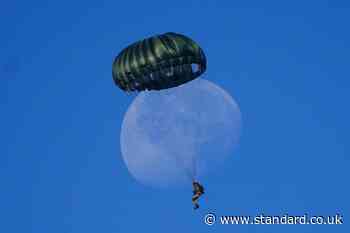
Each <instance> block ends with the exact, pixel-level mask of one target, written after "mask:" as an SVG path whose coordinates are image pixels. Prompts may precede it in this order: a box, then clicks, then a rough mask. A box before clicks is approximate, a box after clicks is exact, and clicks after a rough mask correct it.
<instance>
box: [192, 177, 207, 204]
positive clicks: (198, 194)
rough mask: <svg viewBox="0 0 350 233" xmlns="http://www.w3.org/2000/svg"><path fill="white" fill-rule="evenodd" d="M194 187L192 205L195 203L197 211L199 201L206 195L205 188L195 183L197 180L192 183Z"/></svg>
mask: <svg viewBox="0 0 350 233" xmlns="http://www.w3.org/2000/svg"><path fill="white" fill-rule="evenodd" d="M192 186H193V196H192V203H193V208H194V209H195V210H196V209H198V208H199V204H198V199H199V198H200V197H201V196H202V195H203V194H204V187H203V186H202V185H201V184H200V183H199V182H198V181H195V180H193V181H192Z"/></svg>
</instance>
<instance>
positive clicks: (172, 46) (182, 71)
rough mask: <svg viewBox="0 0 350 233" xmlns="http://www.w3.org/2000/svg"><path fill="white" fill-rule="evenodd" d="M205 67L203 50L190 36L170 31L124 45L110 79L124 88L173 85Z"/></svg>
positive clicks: (152, 88) (183, 81)
mask: <svg viewBox="0 0 350 233" xmlns="http://www.w3.org/2000/svg"><path fill="white" fill-rule="evenodd" d="M205 70H206V57H205V54H204V52H203V50H202V49H201V48H200V47H199V45H198V44H197V43H196V42H194V41H193V40H192V39H190V38H188V37H186V36H184V35H181V34H177V33H173V32H168V33H165V34H162V35H156V36H152V37H149V38H147V39H144V40H141V41H138V42H136V43H133V44H131V45H129V46H128V47H126V48H125V49H123V50H122V51H121V52H120V53H119V54H118V56H117V57H116V58H115V60H114V62H113V66H112V74H113V80H114V82H115V84H116V85H118V86H119V87H120V88H121V89H122V90H124V91H128V92H130V91H144V90H162V89H167V88H171V87H176V86H179V85H181V84H184V83H186V82H189V81H191V80H193V79H195V78H197V77H198V76H200V75H201V74H202V73H204V71H205Z"/></svg>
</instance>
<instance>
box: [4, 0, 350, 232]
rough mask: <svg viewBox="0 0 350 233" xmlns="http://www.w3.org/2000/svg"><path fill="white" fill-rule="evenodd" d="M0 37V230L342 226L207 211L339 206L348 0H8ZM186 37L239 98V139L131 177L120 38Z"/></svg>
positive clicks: (344, 162)
mask: <svg viewBox="0 0 350 233" xmlns="http://www.w3.org/2000/svg"><path fill="white" fill-rule="evenodd" d="M0 11H1V14H0V15H1V16H0V17H1V20H0V28H1V37H0V42H1V43H0V50H1V53H0V107H1V112H0V117H1V121H0V129H1V130H0V139H1V147H0V184H1V189H0V222H1V224H0V232H8V233H9V232H33V233H48V232H50V233H55V232H57V233H62V232H74V233H75V232H84V233H89V232H104V233H107V232H111V233H112V232H138V231H144V232H155V233H157V232H164V231H167V232H212V231H215V232H281V231H282V232H285V233H287V232H296V231H297V232H316V231H317V232H320V233H322V232H349V227H348V226H347V225H342V226H266V225H265V226H220V225H215V226H212V227H208V226H206V225H205V224H204V223H203V220H202V218H203V216H204V215H205V214H206V213H207V212H215V213H216V214H217V215H255V214H260V213H265V214H270V215H278V214H284V213H289V214H295V215H298V214H299V215H301V214H304V213H309V214H310V215H333V214H335V213H341V214H342V215H344V217H345V221H347V216H349V201H348V197H349V196H350V193H349V185H348V183H349V182H348V177H349V158H348V157H347V155H348V154H349V144H348V143H349V141H348V133H349V130H350V124H349V122H348V120H349V119H350V110H349V103H348V101H349V99H350V94H349V90H350V81H349V77H350V70H349V61H350V32H349V30H348V26H349V25H348V24H349V21H350V14H349V11H350V4H349V2H348V1H325V0H319V1H301V0H296V1H288V2H287V1H277V0H275V1H271V0H268V1H240V3H237V1H203V0H202V1H199V0H198V1H189V0H186V1H185V0H178V1H167V2H165V1H160V0H158V1H133V0H130V1H94V2H92V1H81V0H79V1H74V2H72V1H7V2H6V3H3V4H2V6H1V9H0ZM168 31H174V32H179V33H183V34H185V35H188V36H190V37H192V38H193V39H194V40H196V41H197V42H198V43H199V44H200V45H201V46H202V48H203V49H204V51H205V52H206V54H207V58H208V70H207V72H206V74H205V75H204V77H205V78H207V79H208V80H210V81H212V82H215V83H216V84H217V85H220V86H221V87H223V88H225V89H226V90H227V91H228V92H230V93H231V94H232V95H233V96H234V97H235V99H236V100H237V101H238V103H239V105H240V108H241V111H242V116H243V124H244V127H243V134H242V140H241V144H240V147H239V149H238V151H236V152H235V153H233V155H232V157H231V159H230V160H229V161H228V162H227V164H226V165H225V167H224V168H223V169H221V170H220V171H217V172H216V173H214V174H212V176H210V177H208V178H207V179H206V180H205V181H204V183H205V185H206V187H207V193H206V196H205V197H204V199H203V201H202V208H201V209H200V210H199V211H198V212H193V211H192V206H191V203H190V196H191V187H189V188H188V189H186V190H185V189H184V190H178V191H176V192H169V191H164V190H155V189H151V188H148V187H144V186H142V185H140V184H138V183H137V182H136V181H135V180H134V179H133V178H132V177H131V176H130V175H129V174H128V171H127V168H126V167H125V165H124V163H123V161H122V159H121V155H120V147H119V133H120V126H121V121H122V118H123V114H124V113H125V112H126V110H127V107H128V106H129V104H130V103H131V102H132V97H130V96H126V95H125V94H123V93H122V92H121V91H119V90H118V89H117V88H116V87H115V86H114V84H113V82H112V77H111V63H112V60H113V58H114V56H115V55H116V54H117V53H118V52H119V51H120V50H121V49H122V48H124V47H125V46H126V45H128V44H129V43H131V42H134V41H136V40H138V39H141V38H144V37H148V36H151V35H153V34H158V33H163V32H168Z"/></svg>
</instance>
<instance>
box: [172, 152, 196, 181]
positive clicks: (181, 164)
mask: <svg viewBox="0 0 350 233" xmlns="http://www.w3.org/2000/svg"><path fill="white" fill-rule="evenodd" d="M174 158H175V163H176V165H177V166H178V167H180V168H181V169H183V170H184V172H185V175H186V177H187V178H188V179H189V180H191V181H192V180H193V179H194V175H193V174H192V172H191V171H190V170H189V169H188V167H187V166H186V164H185V162H184V161H182V160H181V159H180V158H178V157H177V156H174Z"/></svg>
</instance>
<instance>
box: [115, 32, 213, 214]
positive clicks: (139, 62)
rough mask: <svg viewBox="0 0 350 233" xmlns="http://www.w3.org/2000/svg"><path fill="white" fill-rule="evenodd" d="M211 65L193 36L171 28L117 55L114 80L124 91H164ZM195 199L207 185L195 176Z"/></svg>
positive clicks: (193, 198) (136, 43)
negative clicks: (171, 30)
mask: <svg viewBox="0 0 350 233" xmlns="http://www.w3.org/2000/svg"><path fill="white" fill-rule="evenodd" d="M206 66H207V60H206V56H205V54H204V51H203V50H202V48H201V47H200V46H199V45H198V44H197V43H196V42H195V41H193V40H192V39H190V38H189V37H187V36H185V35H182V34H179V33H173V32H168V33H164V34H161V35H155V36H152V37H149V38H146V39H143V40H140V41H137V42H135V43H133V44H131V45H129V46H128V47H126V48H125V49H123V50H122V51H121V52H120V53H119V54H118V55H117V56H116V57H115V59H114V61H113V65H112V76H113V80H114V83H115V84H116V85H117V86H118V87H119V88H120V89H121V90H123V91H124V92H127V93H133V92H142V91H161V90H164V89H168V88H174V87H177V86H180V85H183V84H185V83H187V82H190V81H192V80H194V79H196V78H198V77H199V76H201V75H202V74H203V73H204V72H205V70H206ZM192 185H193V196H192V202H193V204H194V209H198V208H199V204H198V199H199V197H200V196H201V195H203V194H204V188H203V186H202V185H201V184H200V183H199V182H198V181H196V180H193V182H192Z"/></svg>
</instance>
